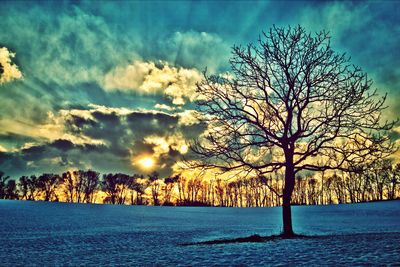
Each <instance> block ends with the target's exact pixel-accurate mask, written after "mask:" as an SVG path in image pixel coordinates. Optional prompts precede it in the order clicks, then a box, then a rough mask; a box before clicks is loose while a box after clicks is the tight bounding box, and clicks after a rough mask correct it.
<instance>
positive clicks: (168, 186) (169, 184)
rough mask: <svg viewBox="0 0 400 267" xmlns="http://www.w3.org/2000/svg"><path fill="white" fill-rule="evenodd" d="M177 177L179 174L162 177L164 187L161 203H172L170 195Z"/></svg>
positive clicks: (169, 204)
mask: <svg viewBox="0 0 400 267" xmlns="http://www.w3.org/2000/svg"><path fill="white" fill-rule="evenodd" d="M178 179H179V175H175V176H172V177H167V178H165V179H164V184H165V187H164V203H163V205H168V206H171V205H172V202H171V197H172V193H173V189H174V186H175V183H176V182H177V181H178Z"/></svg>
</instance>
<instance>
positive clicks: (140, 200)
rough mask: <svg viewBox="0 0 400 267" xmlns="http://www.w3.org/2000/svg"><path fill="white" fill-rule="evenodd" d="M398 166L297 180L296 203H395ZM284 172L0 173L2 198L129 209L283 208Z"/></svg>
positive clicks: (361, 168) (385, 163) (399, 175)
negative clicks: (16, 176)
mask: <svg viewBox="0 0 400 267" xmlns="http://www.w3.org/2000/svg"><path fill="white" fill-rule="evenodd" d="M399 185H400V163H397V164H392V162H391V161H390V160H377V161H374V162H373V163H372V164H369V165H365V166H363V165H359V166H354V167H352V168H351V170H350V171H347V172H345V171H338V172H330V173H329V172H319V173H314V174H309V175H303V176H302V175H298V176H296V182H295V187H294V190H293V195H292V199H291V202H292V204H294V205H321V204H322V205H325V204H340V203H357V202H366V201H379V200H387V199H388V200H390V199H397V198H399V197H400V192H399V191H400V186H399ZM284 186H285V185H284V174H283V173H279V172H276V173H274V174H270V175H268V176H258V177H249V178H243V177H241V178H239V177H238V178H236V179H230V180H224V179H222V178H215V179H212V180H209V179H204V178H203V177H195V178H192V177H186V176H184V175H181V174H178V175H174V176H171V177H166V178H161V177H160V175H159V174H158V173H157V172H153V173H152V174H150V175H147V176H144V175H140V174H134V175H128V174H124V173H108V174H104V175H102V176H101V175H100V173H99V172H96V171H93V170H87V171H84V170H76V171H67V172H64V173H62V174H61V175H60V174H53V173H43V174H41V175H39V176H36V175H31V176H21V177H20V178H19V179H17V180H15V179H11V177H9V176H6V175H5V174H4V173H3V172H0V199H12V200H18V199H19V200H31V201H38V200H41V201H55V202H57V201H63V202H73V203H109V204H127V205H155V206H159V205H165V206H221V207H273V206H281V205H282V194H283V190H284Z"/></svg>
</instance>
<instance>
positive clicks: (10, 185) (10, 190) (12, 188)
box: [5, 180, 19, 200]
mask: <svg viewBox="0 0 400 267" xmlns="http://www.w3.org/2000/svg"><path fill="white" fill-rule="evenodd" d="M5 193H6V194H5V198H6V199H12V200H14V199H19V195H18V189H17V183H16V182H15V180H8V182H7V184H6V190H5Z"/></svg>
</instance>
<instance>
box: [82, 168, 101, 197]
mask: <svg viewBox="0 0 400 267" xmlns="http://www.w3.org/2000/svg"><path fill="white" fill-rule="evenodd" d="M78 177H79V178H80V180H81V184H82V188H83V189H82V191H83V202H85V203H93V202H94V193H95V192H96V190H97V189H98V186H99V184H100V178H99V177H100V173H98V172H95V171H92V170H87V171H82V170H80V171H78Z"/></svg>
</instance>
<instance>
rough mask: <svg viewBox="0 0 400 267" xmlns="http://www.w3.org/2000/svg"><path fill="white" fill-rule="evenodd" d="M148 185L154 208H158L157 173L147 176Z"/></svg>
mask: <svg viewBox="0 0 400 267" xmlns="http://www.w3.org/2000/svg"><path fill="white" fill-rule="evenodd" d="M148 178H149V181H150V184H151V196H152V198H153V205H154V206H159V205H160V201H159V196H160V188H161V185H160V182H161V181H160V180H159V179H160V175H159V174H158V172H153V173H151V174H149V175H148Z"/></svg>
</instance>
